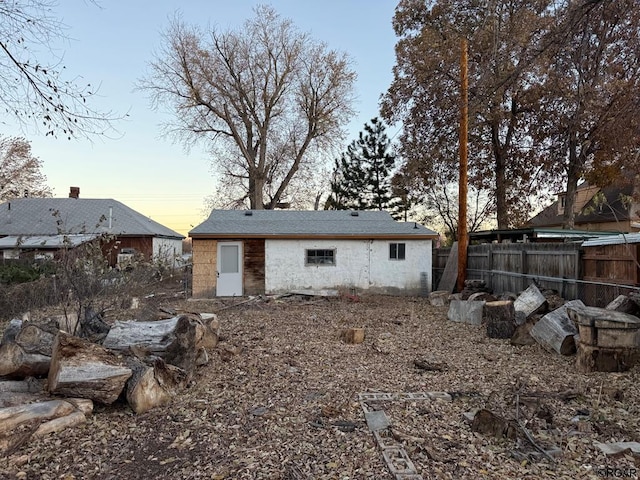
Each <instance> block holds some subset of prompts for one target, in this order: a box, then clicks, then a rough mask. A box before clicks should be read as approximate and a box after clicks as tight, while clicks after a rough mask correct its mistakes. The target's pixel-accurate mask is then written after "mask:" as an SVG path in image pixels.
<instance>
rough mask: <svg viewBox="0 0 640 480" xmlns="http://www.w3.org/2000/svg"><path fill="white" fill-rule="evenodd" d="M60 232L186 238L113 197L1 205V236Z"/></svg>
mask: <svg viewBox="0 0 640 480" xmlns="http://www.w3.org/2000/svg"><path fill="white" fill-rule="evenodd" d="M109 224H111V225H109ZM60 233H63V234H77V233H99V234H102V233H107V234H112V235H120V236H125V235H126V236H153V237H164V238H184V236H183V235H180V234H179V233H178V232H175V231H173V230H171V229H170V228H167V227H165V226H164V225H161V224H159V223H158V222H156V221H154V220H151V219H150V218H147V217H145V216H144V215H142V214H141V213H138V212H136V211H135V210H133V209H132V208H129V207H127V206H126V205H124V204H123V203H121V202H118V201H117V200H113V199H110V198H106V199H94V198H17V199H14V200H11V201H8V202H6V203H3V204H2V205H0V236H5V235H23V236H28V235H30V236H33V235H57V234H60Z"/></svg>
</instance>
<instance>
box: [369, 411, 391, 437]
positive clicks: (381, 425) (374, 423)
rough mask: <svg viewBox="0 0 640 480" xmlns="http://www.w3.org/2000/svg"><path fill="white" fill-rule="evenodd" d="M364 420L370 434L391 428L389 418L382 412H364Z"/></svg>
mask: <svg viewBox="0 0 640 480" xmlns="http://www.w3.org/2000/svg"><path fill="white" fill-rule="evenodd" d="M364 418H365V420H366V421H367V426H368V427H369V430H370V431H372V432H377V431H378V430H384V429H385V428H389V427H390V426H391V422H390V421H389V417H387V414H386V413H384V410H374V411H371V412H365V414H364Z"/></svg>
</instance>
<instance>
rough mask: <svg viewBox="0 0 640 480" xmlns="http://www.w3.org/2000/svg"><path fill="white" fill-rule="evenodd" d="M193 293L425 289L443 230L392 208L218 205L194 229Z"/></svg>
mask: <svg viewBox="0 0 640 480" xmlns="http://www.w3.org/2000/svg"><path fill="white" fill-rule="evenodd" d="M189 236H190V237H191V238H192V241H193V296H194V297H197V298H207V297H213V296H243V295H257V294H263V293H267V294H277V293H286V292H289V291H292V290H303V289H312V290H320V289H356V290H358V291H367V292H370V293H384V294H395V295H418V294H420V293H424V292H425V291H426V290H427V289H428V288H429V287H430V285H431V249H432V242H433V240H434V239H436V238H437V234H436V233H435V232H433V231H432V230H429V229H427V228H425V227H424V226H422V225H419V224H417V223H414V222H396V221H395V220H394V219H393V218H392V217H391V215H390V214H389V213H387V212H380V211H373V212H372V211H366V212H364V211H347V210H311V211H292V210H214V211H213V212H212V213H211V215H210V216H209V218H208V219H207V220H205V221H204V222H203V223H202V224H200V225H198V226H197V227H196V228H194V229H193V230H191V231H190V232H189Z"/></svg>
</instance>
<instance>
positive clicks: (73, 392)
mask: <svg viewBox="0 0 640 480" xmlns="http://www.w3.org/2000/svg"><path fill="white" fill-rule="evenodd" d="M131 374H132V372H131V369H130V368H128V367H127V366H126V365H125V364H124V363H123V361H122V360H121V359H120V358H118V357H117V356H116V355H115V354H114V353H113V352H110V351H109V350H107V349H105V348H103V347H101V346H99V345H96V344H93V343H90V342H88V341H86V340H84V339H81V338H78V337H74V336H72V335H69V334H67V333H65V332H60V333H58V336H57V337H56V340H55V342H54V345H53V356H52V357H51V368H50V369H49V377H48V383H49V391H50V392H51V393H55V394H61V395H67V396H71V397H80V398H89V399H91V400H94V401H96V402H100V403H104V404H110V403H113V402H114V401H115V400H116V399H117V398H118V397H119V396H120V393H121V392H122V390H123V389H124V386H125V383H126V381H127V379H128V378H129V377H130V376H131Z"/></svg>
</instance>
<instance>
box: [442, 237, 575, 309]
mask: <svg viewBox="0 0 640 480" xmlns="http://www.w3.org/2000/svg"><path fill="white" fill-rule="evenodd" d="M449 251H450V249H449V248H440V249H434V255H433V268H434V273H433V278H434V288H436V287H437V281H438V280H439V278H440V276H441V275H442V271H443V270H444V267H445V265H446V262H447V257H448V255H449ZM467 253H468V259H467V278H468V279H482V280H484V281H485V282H487V285H488V286H489V287H490V288H491V289H492V290H493V291H494V292H519V291H521V290H524V289H525V288H527V286H528V285H529V284H530V283H531V282H532V280H533V279H535V280H536V281H537V282H538V283H539V285H540V286H542V287H544V288H550V289H553V290H557V291H558V293H559V294H560V295H562V297H563V298H568V299H569V298H578V282H577V280H579V279H580V274H581V259H580V244H576V243H486V244H482V245H470V246H469V248H468V250H467Z"/></svg>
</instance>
